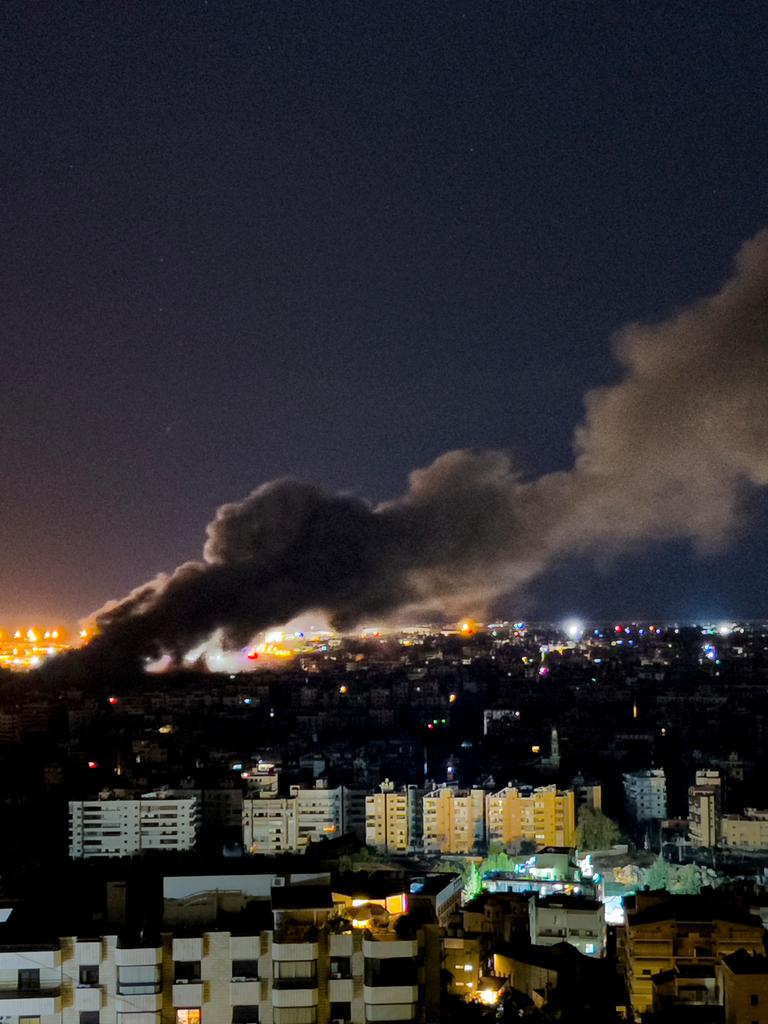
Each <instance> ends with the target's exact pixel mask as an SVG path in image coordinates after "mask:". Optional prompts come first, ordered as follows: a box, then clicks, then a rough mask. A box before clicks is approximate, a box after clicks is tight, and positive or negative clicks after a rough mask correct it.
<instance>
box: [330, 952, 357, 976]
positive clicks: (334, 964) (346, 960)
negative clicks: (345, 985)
mask: <svg viewBox="0 0 768 1024" xmlns="http://www.w3.org/2000/svg"><path fill="white" fill-rule="evenodd" d="M331 977H332V978H351V977H352V961H351V959H350V957H348V956H334V957H331Z"/></svg>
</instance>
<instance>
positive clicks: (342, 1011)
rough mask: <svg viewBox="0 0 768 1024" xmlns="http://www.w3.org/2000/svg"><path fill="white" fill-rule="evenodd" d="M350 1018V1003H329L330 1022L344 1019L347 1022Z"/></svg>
mask: <svg viewBox="0 0 768 1024" xmlns="http://www.w3.org/2000/svg"><path fill="white" fill-rule="evenodd" d="M351 1019H352V1003H331V1024H334V1021H344V1024H347V1022H348V1021H350V1020H351Z"/></svg>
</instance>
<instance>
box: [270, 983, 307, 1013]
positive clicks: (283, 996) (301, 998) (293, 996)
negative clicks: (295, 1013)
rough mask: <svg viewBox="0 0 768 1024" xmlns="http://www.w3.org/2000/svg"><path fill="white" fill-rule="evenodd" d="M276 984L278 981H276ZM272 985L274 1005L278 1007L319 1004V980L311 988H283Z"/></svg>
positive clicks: (286, 1007) (287, 1007)
mask: <svg viewBox="0 0 768 1024" xmlns="http://www.w3.org/2000/svg"><path fill="white" fill-rule="evenodd" d="M275 984H276V983H275ZM275 984H273V986H272V1006H273V1007H275V1008H277V1009H289V1008H291V1007H307V1006H317V982H316V981H313V983H312V987H311V988H292V989H282V988H276V987H275Z"/></svg>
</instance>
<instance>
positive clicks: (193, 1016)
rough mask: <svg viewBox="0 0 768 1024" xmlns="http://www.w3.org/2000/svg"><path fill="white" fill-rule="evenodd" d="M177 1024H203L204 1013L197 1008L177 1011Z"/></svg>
mask: <svg viewBox="0 0 768 1024" xmlns="http://www.w3.org/2000/svg"><path fill="white" fill-rule="evenodd" d="M176 1024H203V1016H202V1011H201V1010H199V1009H197V1008H195V1009H190V1008H185V1009H183V1010H177V1011H176Z"/></svg>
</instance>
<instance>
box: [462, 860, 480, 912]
mask: <svg viewBox="0 0 768 1024" xmlns="http://www.w3.org/2000/svg"><path fill="white" fill-rule="evenodd" d="M482 891H483V876H482V874H481V872H480V868H478V866H477V864H475V862H474V861H473V862H472V863H471V864H470V866H469V871H468V872H467V874H466V877H465V878H464V892H463V896H464V902H465V903H469V901H470V900H473V899H474V898H475V896H479V895H480V893H481V892H482Z"/></svg>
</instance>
